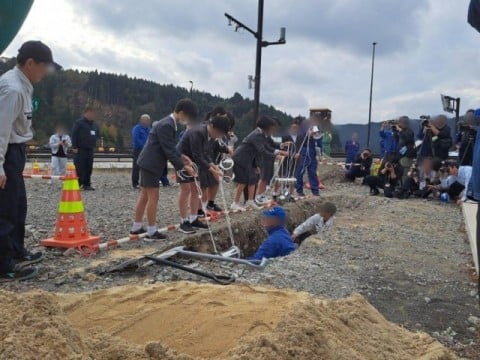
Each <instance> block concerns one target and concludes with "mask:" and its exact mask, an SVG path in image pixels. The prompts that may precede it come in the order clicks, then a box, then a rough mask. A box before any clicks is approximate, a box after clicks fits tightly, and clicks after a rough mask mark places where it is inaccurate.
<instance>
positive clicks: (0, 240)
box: [0, 41, 60, 282]
mask: <svg viewBox="0 0 480 360" xmlns="http://www.w3.org/2000/svg"><path fill="white" fill-rule="evenodd" d="M55 68H60V66H59V65H58V64H56V63H55V62H54V61H53V57H52V52H51V50H50V48H49V47H48V46H47V45H45V44H43V43H42V42H40V41H27V42H26V43H24V44H23V45H22V46H21V47H20V49H19V50H18V55H17V65H16V66H15V68H13V69H12V70H10V71H7V72H6V73H5V74H3V75H2V76H1V77H0V282H5V281H13V280H26V279H29V278H32V277H34V276H35V275H36V274H37V269H36V268H34V267H28V265H31V264H34V263H37V262H39V261H41V260H42V259H43V257H44V255H43V253H41V252H37V253H31V252H29V251H27V250H26V249H25V244H24V236H25V219H26V215H27V195H26V191H25V183H24V181H23V169H24V167H25V161H26V155H25V150H26V145H25V143H26V142H28V141H30V140H31V139H32V138H33V132H32V95H33V84H36V83H38V82H40V81H41V80H42V79H43V78H44V77H45V76H46V75H47V74H49V73H50V72H52V70H54V69H55Z"/></svg>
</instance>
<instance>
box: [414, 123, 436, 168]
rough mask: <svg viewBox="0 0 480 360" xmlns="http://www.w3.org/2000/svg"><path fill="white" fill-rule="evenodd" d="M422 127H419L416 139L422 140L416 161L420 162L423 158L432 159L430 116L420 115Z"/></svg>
mask: <svg viewBox="0 0 480 360" xmlns="http://www.w3.org/2000/svg"><path fill="white" fill-rule="evenodd" d="M420 119H422V125H421V126H420V131H419V132H418V134H417V139H419V140H422V145H421V146H420V149H419V150H418V159H417V160H418V161H421V160H422V159H424V158H432V157H433V144H432V137H433V136H432V129H431V128H430V116H428V115H422V116H420Z"/></svg>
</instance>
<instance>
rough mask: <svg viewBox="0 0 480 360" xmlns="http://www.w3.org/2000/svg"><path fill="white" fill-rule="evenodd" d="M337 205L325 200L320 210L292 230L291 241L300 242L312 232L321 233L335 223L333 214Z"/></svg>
mask: <svg viewBox="0 0 480 360" xmlns="http://www.w3.org/2000/svg"><path fill="white" fill-rule="evenodd" d="M336 213H337V207H336V206H335V204H332V203H331V202H326V203H324V204H322V205H321V206H320V211H319V212H318V214H315V215H313V216H311V217H309V218H308V219H307V220H306V221H304V222H303V223H302V224H300V225H299V226H297V227H296V228H295V230H293V235H292V238H293V241H295V242H296V243H298V244H301V243H302V242H303V240H305V239H306V238H308V237H309V236H311V235H313V234H321V233H323V232H325V231H326V230H328V229H330V228H331V227H333V225H335V214H336Z"/></svg>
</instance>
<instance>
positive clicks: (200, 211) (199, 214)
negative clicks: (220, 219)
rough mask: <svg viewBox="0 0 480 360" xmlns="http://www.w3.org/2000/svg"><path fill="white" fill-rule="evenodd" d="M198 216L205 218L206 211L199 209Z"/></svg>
mask: <svg viewBox="0 0 480 360" xmlns="http://www.w3.org/2000/svg"><path fill="white" fill-rule="evenodd" d="M197 216H198V217H199V218H204V217H205V211H203V209H200V210H198V211H197Z"/></svg>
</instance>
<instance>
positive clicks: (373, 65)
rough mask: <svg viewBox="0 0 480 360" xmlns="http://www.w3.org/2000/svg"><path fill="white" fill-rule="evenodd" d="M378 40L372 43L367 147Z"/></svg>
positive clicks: (368, 144)
mask: <svg viewBox="0 0 480 360" xmlns="http://www.w3.org/2000/svg"><path fill="white" fill-rule="evenodd" d="M376 46H377V43H376V42H373V43H372V48H373V49H372V76H371V78H370V104H369V106H368V130H367V131H368V134H367V147H368V148H369V147H370V132H371V127H372V95H373V72H374V70H375V47H376Z"/></svg>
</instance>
